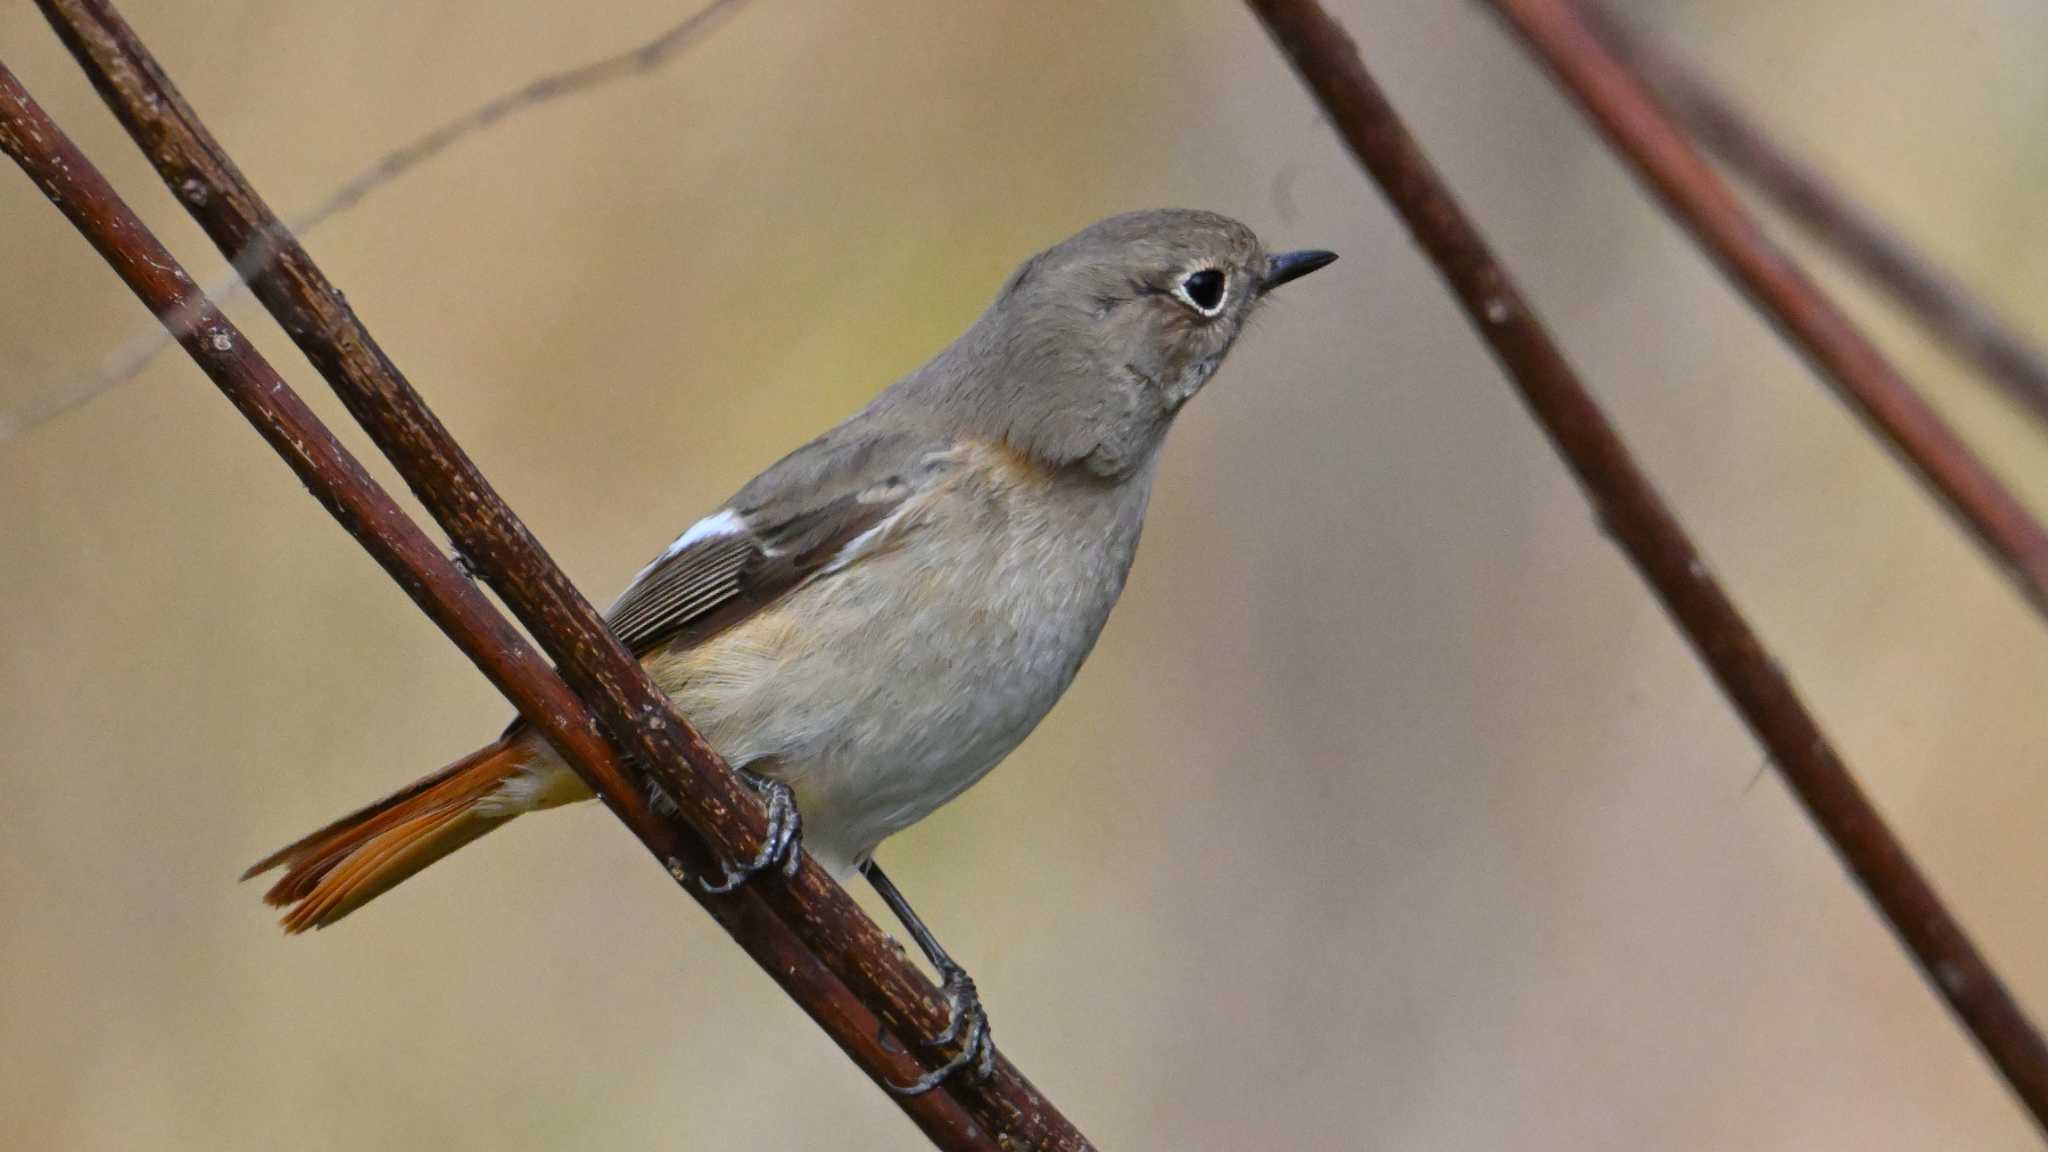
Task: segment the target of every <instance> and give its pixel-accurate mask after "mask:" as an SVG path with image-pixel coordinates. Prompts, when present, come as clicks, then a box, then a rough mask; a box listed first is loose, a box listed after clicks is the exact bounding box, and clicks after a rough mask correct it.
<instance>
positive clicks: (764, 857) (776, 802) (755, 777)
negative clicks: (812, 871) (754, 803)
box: [697, 768, 804, 893]
mask: <svg viewBox="0 0 2048 1152" xmlns="http://www.w3.org/2000/svg"><path fill="white" fill-rule="evenodd" d="M733 771H734V772H737V773H738V774H739V778H740V779H742V780H744V781H746V783H747V787H749V788H752V789H753V790H754V792H755V793H756V794H757V795H759V796H761V797H762V798H763V799H765V800H766V801H767V802H768V835H767V837H766V838H765V839H764V840H762V841H761V850H760V851H759V852H757V853H755V855H754V858H753V859H752V860H749V861H747V862H746V863H744V864H735V863H733V862H732V861H730V860H726V861H721V862H720V866H721V867H723V868H724V869H725V875H724V876H723V877H721V878H720V879H719V881H718V882H717V883H715V884H714V883H712V882H711V881H709V880H705V879H702V878H699V879H698V881H697V882H698V883H699V884H701V885H703V886H704V890H705V891H706V892H713V893H717V892H730V891H732V890H733V889H735V888H737V887H739V886H740V885H742V884H744V883H746V882H747V880H748V878H750V877H752V876H754V875H755V874H756V873H760V872H765V871H767V870H768V869H770V868H773V867H775V866H777V865H781V867H782V875H783V878H784V879H787V878H789V877H791V876H794V875H796V868H797V865H798V864H799V863H800V862H802V860H803V855H804V846H803V840H802V832H803V817H802V816H801V815H799V814H798V813H797V810H796V793H794V792H791V791H790V790H789V785H787V784H784V783H783V782H782V781H780V780H776V779H773V778H771V777H768V776H763V775H760V774H759V773H756V772H750V771H748V770H747V769H745V768H735V769H733Z"/></svg>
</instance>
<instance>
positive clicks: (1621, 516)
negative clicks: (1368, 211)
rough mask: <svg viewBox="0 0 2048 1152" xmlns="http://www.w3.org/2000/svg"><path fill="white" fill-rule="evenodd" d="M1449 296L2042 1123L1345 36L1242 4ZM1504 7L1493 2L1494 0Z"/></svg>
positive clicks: (1998, 1004) (1910, 869) (1650, 503)
mask: <svg viewBox="0 0 2048 1152" xmlns="http://www.w3.org/2000/svg"><path fill="white" fill-rule="evenodd" d="M1247 2H1248V4H1249V6H1250V7H1251V8H1252V10H1253V11H1254V12H1256V13H1257V14H1258V16H1259V18H1260V19H1261V20H1263V21H1264V22H1265V24H1266V28H1267V30H1268V31H1269V32H1270V33H1271V34H1272V37H1273V40H1274V42H1275V43H1276V44H1278V45H1279V47H1280V50H1281V51H1282V52H1283V53H1284V54H1285V55H1286V56H1287V58H1288V60H1289V61H1290V62H1292V63H1293V65H1294V68H1295V71H1296V72H1297V73H1299V74H1300V76H1301V78H1302V81H1303V82H1304V83H1305V84H1306V85H1307V86H1308V88H1309V90H1310V91H1311V92H1312V93H1313V94H1314V96H1315V98H1316V100H1317V102H1318V103H1320V104H1321V105H1322V108H1323V111H1324V112H1325V113H1327V114H1328V116H1329V118H1330V121H1331V123H1332V124H1333V125H1334V126H1335V128H1336V131H1337V133H1338V135H1339V136H1341V137H1342V138H1343V140H1344V142H1345V144H1346V145H1348V146H1349V148H1350V149H1351V152H1352V155H1353V156H1355V157H1356V158H1357V160H1358V161H1359V163H1360V164H1362V165H1363V166H1364V167H1365V169H1366V170H1367V172H1369V173H1370V174H1371V176H1372V178H1373V179H1374V180H1375V181H1377V182H1378V184H1379V187H1380V189H1381V191H1382V192H1384V193H1385V194H1386V197H1387V199H1388V201H1389V202H1390V203H1391V204H1392V205H1393V207H1394V210H1395V212H1396V213H1397V214H1398V215H1399V216H1400V217H1401V219H1402V221H1403V223H1405V224H1406V225H1407V227H1408V231H1409V233H1410V234H1411V235H1412V236H1413V237H1414V238H1415V241H1416V243H1417V244H1419V245H1420V246H1421V247H1422V249H1423V251H1424V252H1425V253H1426V254H1427V255H1428V256H1429V258H1430V260H1431V262H1432V263H1434V264H1435V265H1436V268H1437V271H1438V272H1439V273H1440V274H1441V275H1442V276H1443V278H1444V280H1445V282H1446V283H1447V284H1448V285H1449V286H1450V288H1451V291H1452V292H1453V294H1455V295H1456V297H1457V299H1458V303H1459V304H1460V306H1461V307H1463V308H1464V310H1465V313H1466V316H1467V318H1468V319H1470V320H1471V322H1472V325H1473V327H1474V328H1476V329H1477V330H1478V332H1479V334H1480V336H1481V338H1483V339H1484V340H1485V341H1486V343H1487V346H1488V347H1489V348H1490V349H1491V350H1492V351H1493V354H1494V357H1495V359H1497V360H1498V361H1499V362H1500V364H1501V367H1502V368H1503V369H1505V370H1506V372H1507V375H1508V379H1509V381H1510V383H1512V384H1513V385H1514V386H1515V388H1516V390H1517V391H1518V392H1519V393H1520V394H1521V397H1522V400H1523V402H1524V403H1525V404H1526V405H1527V406H1528V408H1529V411H1530V414H1531V415H1533V416H1534V417H1535V418H1536V421H1537V423H1538V424H1540V425H1542V427H1543V430H1544V432H1545V433H1546V434H1548V435H1549V437H1550V441H1551V444H1552V445H1553V446H1554V447H1555V448H1556V449H1557V452H1558V454H1559V455H1560V456H1561V457H1563V459H1564V462H1565V464H1566V466H1568V467H1569V468H1570V469H1571V470H1572V474H1573V475H1574V476H1575V477H1577V479H1578V482H1579V485H1580V487H1581V489H1583V490H1584V492H1585V494H1586V499H1587V500H1588V501H1589V502H1591V503H1592V505H1593V508H1594V510H1595V511H1596V512H1597V513H1598V515H1599V517H1600V520H1601V523H1602V524H1604V525H1605V526H1606V529H1607V531H1608V533H1609V535H1611V536H1612V537H1613V539H1614V540H1615V542H1616V543H1617V544H1619V545H1620V546H1621V549H1622V551H1623V552H1624V553H1625V554H1626V555H1627V557H1628V559H1629V562H1630V563H1631V564H1633V565H1634V566H1635V568H1636V571H1637V572H1638V573H1640V574H1641V575H1642V577H1643V579H1644V581H1645V582H1647V583H1648V584H1649V585H1650V588H1651V590H1652V591H1653V592H1655V593H1656V595H1657V598H1658V600H1659V601H1660V602H1661V603H1662V604H1663V606H1664V610H1665V611H1666V612H1668V613H1669V614H1670V616H1671V618H1672V620H1673V622H1674V623H1676V624H1677V626H1678V628H1679V630H1680V631H1681V632H1683V633H1684V634H1685V638H1686V640H1687V641H1688V642H1689V643H1690V644H1691V645H1692V647H1693V651H1694V652H1696V653H1697V654H1698V655H1699V658H1700V660H1701V661H1702V662H1703V663H1704V664H1706V666H1707V669H1708V671H1710V672H1711V673H1712V674H1713V676H1714V679H1715V682H1716V683H1718V684H1719V685H1720V687H1721V691H1722V692H1723V693H1725V694H1726V695H1727V697H1728V700H1729V702H1730V703H1731V704H1733V705H1734V707H1735V710H1736V711H1737V712H1738V713H1739V714H1740V715H1741V716H1742V719H1743V722H1744V723H1746V724H1747V725H1748V726H1749V729H1750V731H1751V732H1753V733H1754V734H1755V735H1756V737H1757V739H1758V740H1759V741H1760V742H1761V743H1762V744H1763V745H1764V747H1765V748H1766V749H1768V750H1769V752H1770V754H1771V762H1772V763H1773V764H1774V765H1776V766H1777V769H1778V772H1779V774H1780V775H1782V776H1783V777H1784V779H1785V782H1786V783H1787V784H1788V785H1789V786H1790V787H1791V790H1792V792H1793V794H1794V795H1795V796H1797V797H1798V799H1799V802H1800V803H1801V804H1802V805H1804V806H1805V808H1806V812H1807V814H1808V816H1810V817H1811V818H1812V819H1813V822H1814V824H1815V826H1816V827H1818V828H1819V829H1820V831H1821V834H1822V835H1823V836H1825V837H1826V838H1827V841H1828V843H1829V845H1830V846H1832V847H1833V848H1834V850H1835V852H1836V854H1837V855H1838V856H1839V857H1840V858H1841V860H1842V862H1843V864H1844V865H1845V866H1846V867H1847V868H1848V870H1849V872H1850V874H1851V875H1853V876H1854V877H1855V878H1856V881H1857V883H1858V884H1860V885H1862V887H1863V890H1864V892H1865V893H1866V894H1867V895H1868V896H1869V897H1870V899H1871V902H1872V903H1873V904H1875V905H1876V906H1877V909H1878V911H1879V912H1880V913H1881V914H1882V915H1883V916H1884V918H1885V920H1886V922H1887V923H1888V924H1890V926H1891V929H1892V931H1893V932H1894V933H1895V934H1896V935H1897V936H1898V938H1899V940H1900V942H1901V943H1902V944H1904V945H1905V947H1906V949H1907V951H1908V952H1909V953H1910V954H1911V955H1912V957H1913V959H1914V960H1915V961H1916V962H1918V963H1919V965H1920V968H1921V971H1922V972H1923V973H1924V974H1925V975H1926V977H1927V979H1928V982H1929V984H1930V985H1931V986H1932V987H1933V989H1934V991H1935V992H1936V993H1937V994H1938V995H1940V996H1941V997H1942V999H1943V1000H1945V1001H1946V1002H1947V1004H1948V1006H1949V1009H1950V1010H1951V1011H1952V1012H1954V1013H1955V1016H1956V1018H1957V1019H1958V1020H1959V1021H1961V1022H1962V1024H1963V1026H1964V1027H1965V1028H1967V1029H1969V1031H1970V1035H1971V1036H1972V1037H1974V1038H1975V1039H1976V1041H1977V1043H1978V1045H1979V1046H1980V1047H1981V1048H1982V1049H1983V1051H1984V1053H1985V1055H1987V1056H1988V1057H1990V1059H1991V1061H1992V1063H1993V1064H1994V1065H1995V1066H1996V1067H1997V1069H1998V1070H1999V1072H2000V1073H2001V1074H2002V1075H2003V1076H2004V1077H2005V1080H2006V1083H2007V1084H2008V1085H2010V1086H2011V1088H2012V1090H2013V1093H2014V1094H2015V1095H2016V1096H2018V1097H2019V1099H2020V1102H2021V1103H2022V1104H2023V1105H2025V1107H2026V1108H2027V1110H2028V1111H2029V1112H2030V1113H2032V1115H2033V1117H2034V1120H2035V1123H2036V1124H2037V1125H2039V1126H2041V1127H2042V1129H2043V1130H2044V1131H2048V1046H2044V1045H2043V1043H2042V1040H2041V1034H2040V1032H2039V1031H2038V1030H2036V1029H2035V1027H2034V1024H2033V1022H2032V1021H2031V1020H2029V1019H2028V1018H2027V1015H2026V1013H2025V1012H2024V1011H2023V1010H2022V1009H2021V1008H2020V1006H2019V1004H2018V1002H2017V1001H2015V1000H2014V999H2013V997H2012V994H2011V993H2010V992H2009V991H2008V990H2007V989H2006V986H2005V983H2004V981H2002V980H2001V979H2000V978H1999V976H1998V974H1997V973H1996V972H1995V971H1993V970H1992V968H1991V965H1990V962H1989V961H1987V960H1986V959H1985V958H1984V955H1983V953H1981V952H1980V951H1978V949H1977V946H1976V945H1975V944H1974V943H1973V942H1972V941H1971V940H1970V937H1969V936H1968V934H1966V933H1965V932H1964V931H1963V928H1962V925H1961V924H1960V923H1958V922H1957V921H1956V918H1955V917H1954V915H1953V914H1951V913H1950V912H1949V910H1948V907H1947V906H1946V905H1945V904H1944V903H1943V902H1942V900H1941V897H1940V896H1939V895H1938V894H1937V893H1936V892H1935V891H1934V888H1933V886H1932V885H1931V884H1929V883H1928V881H1927V878H1926V877H1925V876H1924V875H1923V874H1922V873H1921V871H1920V869H1919V867H1918V866H1917V865H1916V864H1914V862H1913V859H1912V857H1911V856H1910V855H1908V854H1907V852H1906V847H1905V845H1904V844H1902V843H1900V842H1899V839H1898V837H1896V836H1894V835H1893V834H1892V831H1891V829H1890V828H1889V827H1887V826H1886V825H1885V822H1884V818H1883V817H1882V816H1880V815H1879V814H1878V811H1877V809H1876V808H1875V807H1874V806H1873V805H1872V804H1871V802H1870V799H1869V797H1868V796H1866V795H1864V792H1863V789H1862V787H1861V786H1860V785H1859V784H1858V783H1857V782H1856V778H1855V777H1854V776H1853V775H1851V774H1850V772H1849V768H1848V765H1846V764H1844V763H1843V761H1842V758H1841V756H1840V755H1839V754H1838V753H1836V751H1835V748H1834V745H1833V744H1832V743H1830V742H1829V740H1828V738H1827V735H1826V733H1824V732H1822V731H1821V728H1820V725H1819V723H1818V722H1817V721H1816V720H1815V719H1814V717H1813V714H1812V713H1811V712H1809V711H1808V710H1807V708H1806V705H1805V703H1804V702H1803V701H1801V700H1800V698H1799V695H1798V694H1797V693H1796V692H1795V691H1794V690H1793V688H1792V684H1791V682H1790V681H1789V680H1787V679H1786V678H1785V674H1784V672H1783V671H1782V670H1781V669H1780V668H1779V665H1778V663H1777V661H1776V660H1775V659H1773V658H1772V656H1771V654H1770V651H1769V650H1768V649H1767V648H1765V647H1764V643H1763V639H1762V637H1760V636H1758V635H1757V634H1756V631H1755V630H1754V629H1752V628H1751V627H1750V625H1749V622H1748V621H1747V620H1745V619H1744V618H1743V616H1742V614H1741V613H1740V612H1739V611H1738V610H1737V609H1736V607H1735V603H1734V601H1732V600H1730V599H1729V597H1728V594H1727V592H1725V591H1724V590H1723V589H1722V588H1721V585H1720V583H1719V581H1717V580H1715V579H1714V577H1713V574H1712V573H1711V572H1710V571H1709V570H1708V568H1707V564H1706V560H1705V559H1704V558H1703V557H1702V556H1701V555H1700V553H1699V549H1698V548H1696V547H1695V546H1694V545H1693V543H1692V540H1691V538H1690V537H1688V536H1687V535H1686V532H1685V529H1684V528H1683V527H1682V526H1680V524H1679V523H1678V520H1677V518H1676V517H1674V516H1673V515H1672V514H1671V510H1670V509H1669V508H1667V507H1666V506H1665V504H1664V501H1663V498H1662V497H1661V496H1659V495H1658V494H1657V491H1656V489H1655V488H1654V487H1653V486H1652V485H1651V484H1650V481H1649V479H1648V477H1646V476H1644V475H1643V472H1642V469H1641V468H1640V467H1638V466H1637V464H1636V462H1635V459H1634V457H1633V456H1632V455H1631V454H1630V453H1629V451H1628V447H1627V446H1626V445H1625V444H1623V443H1622V440H1621V437H1620V435H1619V434H1618V433H1616V432H1615V430H1614V426H1613V425H1612V424H1611V423H1610V422H1609V421H1608V419H1607V416H1606V414H1605V413H1604V412H1603V411H1602V410H1601V409H1600V406H1599V405H1598V404H1597V403H1596V402H1595V401H1594V400H1593V397H1592V395H1591V394H1590V393H1589V392H1587V391H1586V388H1585V386H1584V385H1583V384H1582V383H1580V381H1579V378H1578V375H1577V373H1575V372H1574V371H1573V370H1572V367H1571V365H1570V364H1569V363H1568V362H1566V360H1565V358H1564V353H1563V351H1562V350H1561V349H1559V348H1558V346H1557V343H1556V342H1555V341H1554V340H1553V339H1552V338H1551V336H1550V333H1549V331H1548V330H1546V329H1545V328H1544V326H1543V324H1542V322H1541V321H1540V320H1538V319H1537V317H1536V314H1535V313H1534V312H1533V311H1532V310H1531V309H1530V307H1529V303H1528V301H1527V300H1525V299H1524V298H1523V297H1522V294H1521V291H1520V290H1519V289H1518V288H1517V287H1516V286H1515V283H1514V281H1513V280H1512V279H1511V278H1510V277H1509V275H1508V272H1507V269H1506V268H1504V267H1502V266H1501V264H1500V262H1499V261H1498V260H1497V259H1495V257H1494V254H1493V251H1492V249H1491V248H1489V247H1488V245H1487V243H1486V240H1485V238H1484V237H1483V236H1481V235H1480V233H1479V230H1478V228H1477V227H1476V226H1475V225H1474V224H1473V223H1472V222H1471V220H1470V219H1468V218H1467V217H1466V215H1465V213H1464V210H1463V209H1461V208H1460V207H1459V206H1458V201H1457V199H1456V197H1454V196H1453V195H1452V194H1451V191H1450V188H1449V187H1448V186H1447V185H1445V183H1444V182H1443V178H1442V177H1440V176H1439V175H1438V174H1437V172H1436V169H1435V167H1434V166H1433V165H1431V164H1430V162H1429V159H1428V157H1426V156H1425V155H1424V154H1423V152H1422V148H1421V146H1420V145H1419V144H1417V143H1416V141H1415V139H1414V137H1413V136H1411V135H1410V134H1409V132H1408V129H1407V127H1406V126H1405V125H1404V124H1402V122H1401V119H1400V117H1399V116H1398V115H1397V114H1396V113H1395V111H1394V108H1393V105H1392V104H1390V103H1389V102H1388V101H1387V98H1386V97H1385V95H1384V94H1382V93H1381V91H1380V89H1379V86H1378V85H1377V84H1376V83H1375V82H1374V81H1373V78H1372V76H1371V74H1370V73H1368V72H1367V71H1366V68H1365V62H1364V61H1363V60H1362V59H1361V58H1360V57H1359V54H1358V49H1357V46H1356V45H1354V44H1353V43H1352V42H1351V38H1350V37H1349V36H1348V35H1346V34H1345V32H1344V29H1343V28H1342V26H1340V25H1339V24H1338V23H1337V22H1336V21H1335V20H1332V19H1331V18H1330V16H1329V14H1328V13H1326V12H1324V11H1323V9H1322V7H1321V6H1320V5H1318V4H1316V3H1315V2H1314V0H1247ZM1500 2H1502V3H1506V2H1507V0H1500Z"/></svg>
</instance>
